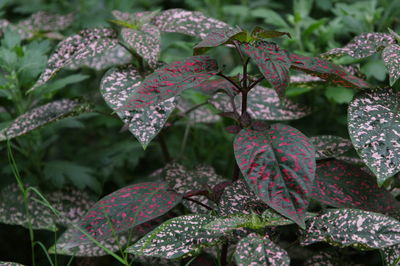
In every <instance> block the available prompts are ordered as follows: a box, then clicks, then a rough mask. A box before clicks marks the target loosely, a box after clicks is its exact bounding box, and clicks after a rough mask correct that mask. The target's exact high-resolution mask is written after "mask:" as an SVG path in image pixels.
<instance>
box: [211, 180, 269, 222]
mask: <svg viewBox="0 0 400 266" xmlns="http://www.w3.org/2000/svg"><path fill="white" fill-rule="evenodd" d="M267 208H268V206H267V205H266V204H265V203H264V202H262V201H261V200H260V199H259V198H258V197H257V196H256V195H255V194H254V192H253V191H251V190H250V189H249V187H248V185H247V184H246V182H245V181H244V180H243V179H239V180H237V181H235V182H234V183H233V184H231V185H228V186H227V187H226V188H225V189H224V192H223V193H222V195H221V198H220V200H219V202H218V213H219V214H220V215H221V216H227V215H230V214H238V213H239V214H251V213H252V212H255V213H259V214H261V213H262V212H263V211H264V210H265V209H267Z"/></svg>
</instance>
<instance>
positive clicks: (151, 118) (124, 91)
mask: <svg viewBox="0 0 400 266" xmlns="http://www.w3.org/2000/svg"><path fill="white" fill-rule="evenodd" d="M140 81H141V77H140V75H139V72H138V71H137V70H136V68H135V67H134V66H132V65H126V66H121V67H116V68H112V69H110V70H109V71H108V72H107V73H106V74H105V75H104V76H103V79H102V81H101V86H100V92H101V94H102V96H103V98H104V100H105V101H106V103H107V104H108V105H109V106H110V107H111V108H112V109H113V110H114V111H116V113H117V115H118V116H119V117H120V118H121V120H122V121H123V122H124V123H125V124H126V125H127V126H128V129H129V131H130V132H131V133H132V134H133V135H134V136H135V137H136V138H137V139H138V140H139V142H140V143H141V144H142V146H143V147H144V148H146V147H147V145H148V144H149V143H150V141H151V140H152V139H153V138H154V137H155V136H157V134H158V133H159V132H160V131H161V129H162V128H163V126H164V124H165V122H166V121H167V119H168V117H169V115H170V114H171V112H172V111H173V110H174V109H175V105H176V101H175V97H172V98H169V99H167V100H165V101H162V102H160V103H159V104H157V105H150V106H145V107H143V108H140V109H132V110H129V111H121V107H123V106H124V103H125V102H126V100H127V99H128V97H129V95H131V94H133V93H135V92H136V91H137V90H138V88H139V86H140V85H141V82H140Z"/></svg>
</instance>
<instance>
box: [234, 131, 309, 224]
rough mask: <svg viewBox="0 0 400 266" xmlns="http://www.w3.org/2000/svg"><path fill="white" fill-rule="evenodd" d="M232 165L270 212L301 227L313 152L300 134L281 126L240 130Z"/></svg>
mask: <svg viewBox="0 0 400 266" xmlns="http://www.w3.org/2000/svg"><path fill="white" fill-rule="evenodd" d="M234 150H235V157H236V161H237V163H238V165H239V168H240V169H241V171H242V173H243V176H244V177H245V179H246V181H247V183H248V184H249V186H250V188H251V189H252V190H253V191H254V192H255V193H256V195H257V196H258V197H259V198H260V199H261V200H263V201H264V202H265V203H267V204H268V205H269V206H270V207H271V208H272V209H274V210H276V211H277V212H278V213H280V214H282V215H283V216H286V217H288V218H290V219H292V220H293V221H295V222H296V223H297V224H299V225H300V226H301V227H304V217H305V212H306V209H307V206H308V203H309V198H310V196H311V189H312V184H313V182H314V174H315V150H314V147H313V145H312V144H311V143H310V142H309V140H308V139H307V137H306V136H304V135H303V134H302V133H301V132H300V131H298V130H297V129H295V128H292V127H290V126H287V125H283V124H273V125H272V126H271V128H270V129H269V130H266V131H255V130H251V129H243V130H241V131H240V132H239V134H238V135H237V136H236V138H235V141H234Z"/></svg>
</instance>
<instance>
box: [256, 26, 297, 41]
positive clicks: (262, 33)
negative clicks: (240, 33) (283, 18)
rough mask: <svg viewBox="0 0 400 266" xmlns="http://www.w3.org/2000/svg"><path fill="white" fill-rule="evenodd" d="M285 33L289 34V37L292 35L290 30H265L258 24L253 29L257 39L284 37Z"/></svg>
mask: <svg viewBox="0 0 400 266" xmlns="http://www.w3.org/2000/svg"><path fill="white" fill-rule="evenodd" d="M284 35H287V36H288V37H289V38H290V37H291V36H290V34H289V33H288V32H282V31H275V30H265V29H263V28H261V27H260V26H256V27H255V28H254V29H253V30H252V31H251V36H252V37H253V38H255V39H267V38H276V37H282V36H284Z"/></svg>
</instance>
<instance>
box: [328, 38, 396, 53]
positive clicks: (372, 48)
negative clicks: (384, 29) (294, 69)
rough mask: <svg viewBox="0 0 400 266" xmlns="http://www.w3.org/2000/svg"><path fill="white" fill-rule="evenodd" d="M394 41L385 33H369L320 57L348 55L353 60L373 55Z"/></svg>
mask: <svg viewBox="0 0 400 266" xmlns="http://www.w3.org/2000/svg"><path fill="white" fill-rule="evenodd" d="M394 43H395V39H394V38H393V36H391V35H390V34H387V33H380V32H370V33H363V34H361V35H359V36H356V37H355V38H354V39H353V40H351V41H350V42H349V43H348V44H347V45H346V46H344V47H343V48H334V49H332V50H330V51H328V52H326V53H324V54H322V55H321V56H322V57H324V58H332V57H338V56H342V55H349V56H352V57H354V58H364V57H368V56H371V55H373V54H375V53H376V52H377V51H378V50H379V49H380V48H382V47H386V46H388V45H390V44H394Z"/></svg>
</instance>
